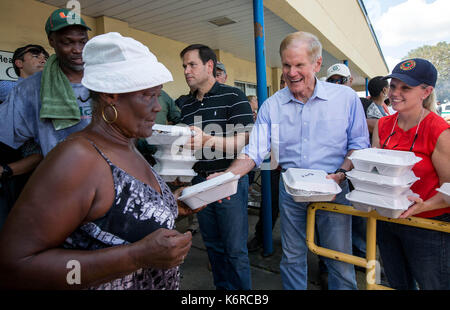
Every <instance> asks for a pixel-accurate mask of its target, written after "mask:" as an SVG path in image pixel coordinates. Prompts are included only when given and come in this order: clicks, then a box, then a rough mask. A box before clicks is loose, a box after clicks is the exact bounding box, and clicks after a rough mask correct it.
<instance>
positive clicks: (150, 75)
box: [81, 32, 173, 94]
mask: <svg viewBox="0 0 450 310" xmlns="http://www.w3.org/2000/svg"><path fill="white" fill-rule="evenodd" d="M83 61H84V74H83V78H82V80H81V84H82V85H83V86H85V87H86V88H87V89H90V90H93V91H96V92H102V93H108V94H122V93H129V92H134V91H138V90H142V89H147V88H151V87H154V86H158V85H161V84H164V83H166V82H170V81H173V77H172V74H171V73H170V71H169V70H168V69H167V68H166V67H165V66H164V65H163V64H162V63H160V62H158V59H157V58H156V56H155V55H153V53H152V52H150V50H149V49H148V48H147V47H146V46H145V45H143V44H142V43H141V42H139V41H136V40H135V39H133V38H129V37H123V36H122V35H121V34H120V33H118V32H109V33H106V34H101V35H98V36H96V37H93V38H92V39H91V40H89V41H88V42H87V43H86V45H85V46H84V49H83Z"/></svg>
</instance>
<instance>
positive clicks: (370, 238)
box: [306, 202, 450, 290]
mask: <svg viewBox="0 0 450 310" xmlns="http://www.w3.org/2000/svg"><path fill="white" fill-rule="evenodd" d="M318 209H320V210H324V211H330V212H337V213H344V214H350V215H355V216H361V217H366V218H367V231H366V258H365V259H364V258H361V257H358V256H354V255H351V254H347V253H342V252H337V251H334V250H330V249H326V248H322V247H320V246H318V245H316V244H315V243H314V232H315V217H316V211H317V210H318ZM377 220H381V221H386V222H392V223H397V224H401V225H408V226H414V227H420V228H425V229H431V230H436V231H442V232H446V233H450V223H447V222H441V221H435V220H430V219H425V218H420V217H409V218H406V219H391V218H387V217H383V216H381V215H379V214H378V213H377V212H376V211H372V212H362V211H358V210H355V209H354V208H353V207H350V206H345V205H340V204H335V203H328V202H314V203H311V204H310V205H309V207H308V213H307V219H306V244H307V245H308V248H309V249H310V250H311V252H313V253H315V254H317V255H320V256H325V257H328V258H332V259H336V260H339V261H343V262H346V263H349V264H353V265H357V266H361V267H363V268H366V288H367V289H368V290H380V289H390V288H389V287H386V286H382V285H379V284H377V283H376V280H377V279H376V276H377V272H378V271H379V270H378V269H377V268H380V266H379V264H378V262H377V260H376V253H377V252H376V251H377V240H376V234H377Z"/></svg>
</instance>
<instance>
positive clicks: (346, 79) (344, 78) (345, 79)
mask: <svg viewBox="0 0 450 310" xmlns="http://www.w3.org/2000/svg"><path fill="white" fill-rule="evenodd" d="M347 81H348V77H345V76H343V77H341V78H339V79H332V78H328V79H327V82H328V83H333V84H336V83H337V84H345V83H347Z"/></svg>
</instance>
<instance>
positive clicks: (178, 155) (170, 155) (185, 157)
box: [146, 124, 197, 182]
mask: <svg viewBox="0 0 450 310" xmlns="http://www.w3.org/2000/svg"><path fill="white" fill-rule="evenodd" d="M152 129H153V133H152V135H151V136H150V137H148V138H147V139H146V140H147V142H148V143H149V144H152V145H157V147H158V150H157V152H156V153H155V155H153V157H154V158H155V160H156V165H155V166H154V169H155V170H156V172H158V174H159V175H160V176H161V177H162V178H163V179H164V180H165V181H166V182H174V181H175V180H176V179H178V180H179V181H180V182H190V181H191V180H192V178H193V177H194V176H196V175H197V173H195V172H194V170H193V169H192V167H193V166H194V164H195V163H196V162H197V159H196V158H195V156H193V155H192V151H191V150H186V149H184V148H183V147H182V146H183V145H184V144H186V143H187V142H188V140H189V139H190V138H191V136H192V134H193V133H192V131H191V130H190V129H189V128H188V127H182V126H172V125H159V124H155V125H153V127H152Z"/></svg>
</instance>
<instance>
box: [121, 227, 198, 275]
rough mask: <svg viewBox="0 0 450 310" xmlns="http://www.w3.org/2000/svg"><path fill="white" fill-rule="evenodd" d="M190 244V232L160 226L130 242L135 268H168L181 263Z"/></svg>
mask: <svg viewBox="0 0 450 310" xmlns="http://www.w3.org/2000/svg"><path fill="white" fill-rule="evenodd" d="M191 245H192V234H191V233H190V232H186V233H184V234H182V233H180V232H178V231H176V230H169V229H165V228H160V229H158V230H156V231H154V232H152V233H151V234H149V235H147V236H146V237H145V238H143V239H142V240H139V241H138V242H136V243H134V244H131V245H130V247H132V250H131V252H130V253H131V255H132V257H133V260H134V262H135V266H136V269H139V268H149V267H152V268H157V269H169V268H173V267H176V266H179V265H181V264H182V263H183V262H184V259H185V257H186V255H187V254H188V252H189V249H190V248H191Z"/></svg>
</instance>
